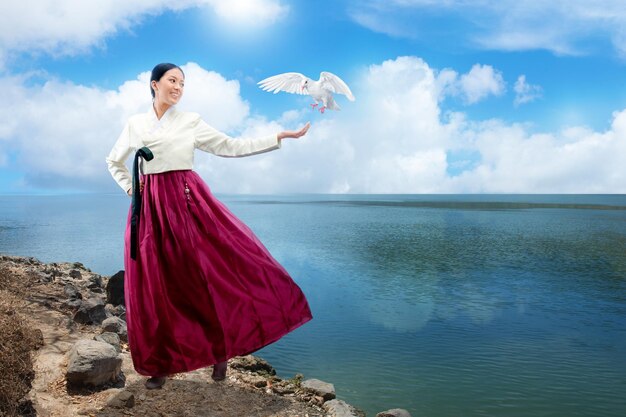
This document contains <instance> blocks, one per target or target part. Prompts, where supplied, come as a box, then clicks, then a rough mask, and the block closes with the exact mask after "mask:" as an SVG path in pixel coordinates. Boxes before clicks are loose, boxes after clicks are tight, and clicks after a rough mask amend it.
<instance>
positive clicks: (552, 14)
mask: <svg viewBox="0 0 626 417" xmlns="http://www.w3.org/2000/svg"><path fill="white" fill-rule="evenodd" d="M348 13H349V15H350V16H351V17H352V18H353V20H355V21H356V22H357V23H359V24H361V25H363V26H365V27H367V28H369V29H371V30H374V31H377V32H382V33H388V34H393V33H390V32H395V35H403V34H405V35H406V36H407V37H419V36H421V37H423V38H426V37H429V38H430V36H431V34H430V33H427V32H426V30H425V29H424V27H425V25H422V24H421V21H422V20H425V19H428V20H429V21H430V22H431V26H432V22H433V21H435V20H436V19H446V18H454V19H460V20H462V21H465V23H466V24H467V29H465V30H464V31H463V33H464V38H465V39H471V40H472V41H473V42H474V43H475V44H476V45H477V46H480V47H483V48H487V49H498V50H507V51H512V50H529V49H545V50H549V51H552V52H554V53H556V54H566V55H578V54H585V53H589V52H590V51H589V50H588V48H589V43H588V41H589V40H597V39H601V38H604V39H605V40H606V41H607V42H610V43H612V44H613V46H614V48H615V50H616V51H617V53H618V54H619V55H620V56H622V57H626V54H625V53H624V51H626V36H625V35H624V27H626V7H624V2H623V0H597V1H587V0H554V1H543V0H525V1H521V2H520V1H517V0H498V1H496V0H445V1H433V0H369V1H364V2H359V3H355V4H352V5H351V6H350V8H349V11H348ZM426 27H427V26H426ZM398 28H401V29H398Z"/></svg>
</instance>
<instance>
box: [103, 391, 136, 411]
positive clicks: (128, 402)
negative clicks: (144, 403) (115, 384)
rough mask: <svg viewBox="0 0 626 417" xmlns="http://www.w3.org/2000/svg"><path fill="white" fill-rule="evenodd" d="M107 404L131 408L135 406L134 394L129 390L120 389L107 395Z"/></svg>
mask: <svg viewBox="0 0 626 417" xmlns="http://www.w3.org/2000/svg"><path fill="white" fill-rule="evenodd" d="M107 405H108V406H109V407H113V408H132V407H134V406H135V396H134V395H133V393H132V392H130V391H126V390H121V391H119V392H116V393H114V394H113V395H111V396H110V397H109V399H108V400H107Z"/></svg>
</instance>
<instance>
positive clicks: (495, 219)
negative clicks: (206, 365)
mask: <svg viewBox="0 0 626 417" xmlns="http://www.w3.org/2000/svg"><path fill="white" fill-rule="evenodd" d="M218 197H220V198H221V200H222V201H223V202H225V203H226V204H227V205H228V206H229V207H230V208H231V210H233V211H234V212H235V213H236V214H237V215H238V216H239V217H240V218H241V219H242V220H244V221H245V222H246V223H247V224H248V225H249V226H250V227H251V228H252V229H253V230H254V231H255V232H256V233H257V235H258V236H259V237H260V238H261V240H262V241H263V242H264V243H265V244H266V246H267V247H268V249H269V250H270V251H271V252H272V253H273V254H274V256H275V257H276V258H277V259H278V260H279V261H280V262H281V263H282V264H283V265H284V266H285V267H286V268H287V270H288V271H289V272H290V273H291V274H292V276H293V277H294V279H295V280H296V282H297V283H298V284H299V285H300V286H301V288H302V289H303V290H304V292H305V293H306V295H307V297H308V299H309V302H310V304H311V308H312V310H313V314H314V320H313V321H311V322H310V323H308V324H306V325H305V326H304V327H302V328H300V329H298V330H296V331H295V332H293V333H292V334H290V335H288V336H286V337H285V338H283V339H282V340H280V341H279V342H277V343H276V344H274V345H272V346H270V347H268V348H265V349H263V350H262V351H260V352H259V354H260V356H263V357H264V358H266V359H267V360H269V361H270V362H271V363H272V364H273V365H274V366H275V367H276V368H277V370H278V373H279V375H281V376H283V377H291V376H293V374H295V373H296V372H302V373H304V375H305V376H306V377H307V378H319V379H323V380H327V381H330V382H333V383H334V384H335V387H336V390H337V394H338V396H339V397H340V398H341V399H344V400H346V401H348V402H349V403H352V404H354V405H356V406H358V407H360V408H362V409H364V410H365V411H367V414H368V416H374V415H375V414H376V412H379V411H382V410H385V409H388V408H395V407H401V408H406V409H408V410H409V411H410V412H411V413H413V415H414V416H421V415H424V416H533V417H535V416H607V417H608V416H620V417H623V416H625V415H626V196H619V195H617V196H571V195H566V196H524V195H514V196H502V195H498V196H482V195H481V196H441V195H438V196H432V195H431V196H428V195H420V196H410V195H408V196H407V195H369V196H334V195H298V196H226V195H221V196H218ZM129 203H130V199H128V197H126V196H124V195H90V196H62V197H61V196H55V197H51V196H46V197H43V196H41V197H0V252H3V253H10V254H16V255H27V256H35V257H37V258H39V259H40V260H42V261H45V262H52V261H80V262H83V263H84V264H85V265H86V266H88V267H90V268H91V269H92V270H94V271H96V272H99V273H101V274H105V275H110V274H112V273H115V272H117V271H118V270H120V269H122V268H123V260H122V249H123V247H122V245H123V231H124V222H125V220H126V214H127V210H128V206H129Z"/></svg>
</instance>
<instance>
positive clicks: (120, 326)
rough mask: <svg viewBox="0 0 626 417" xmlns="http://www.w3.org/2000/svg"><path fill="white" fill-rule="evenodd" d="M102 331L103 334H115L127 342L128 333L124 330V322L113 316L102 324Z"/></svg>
mask: <svg viewBox="0 0 626 417" xmlns="http://www.w3.org/2000/svg"><path fill="white" fill-rule="evenodd" d="M102 330H103V331H105V332H111V333H116V334H117V335H118V336H119V337H120V339H122V340H123V341H124V342H128V332H127V330H126V322H125V321H124V320H122V319H121V318H119V317H116V316H113V317H109V318H108V319H105V320H104V321H103V322H102Z"/></svg>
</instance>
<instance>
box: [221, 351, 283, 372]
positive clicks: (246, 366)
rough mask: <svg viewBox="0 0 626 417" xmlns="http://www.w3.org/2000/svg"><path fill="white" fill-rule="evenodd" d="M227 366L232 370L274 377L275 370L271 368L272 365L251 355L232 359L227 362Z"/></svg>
mask: <svg viewBox="0 0 626 417" xmlns="http://www.w3.org/2000/svg"><path fill="white" fill-rule="evenodd" d="M229 365H230V366H231V367H232V368H233V369H239V370H244V371H250V372H254V373H257V374H267V375H276V370H274V368H272V365H270V364H269V363H267V362H266V361H264V360H263V359H261V358H257V357H256V356H253V355H246V356H238V357H236V358H233V359H231V360H230V361H229Z"/></svg>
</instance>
